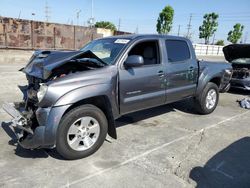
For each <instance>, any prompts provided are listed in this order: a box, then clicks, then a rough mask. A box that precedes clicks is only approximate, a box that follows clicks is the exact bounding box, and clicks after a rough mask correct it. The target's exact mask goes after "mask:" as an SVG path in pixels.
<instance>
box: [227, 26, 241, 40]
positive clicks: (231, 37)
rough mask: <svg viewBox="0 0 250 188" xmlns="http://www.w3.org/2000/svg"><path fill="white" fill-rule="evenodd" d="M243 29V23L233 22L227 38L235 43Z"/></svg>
mask: <svg viewBox="0 0 250 188" xmlns="http://www.w3.org/2000/svg"><path fill="white" fill-rule="evenodd" d="M243 29H244V25H241V24H239V23H237V24H235V25H234V28H233V30H231V31H229V32H228V37H227V40H228V41H229V42H231V43H233V44H235V43H237V42H238V41H239V39H240V38H241V36H242V33H243Z"/></svg>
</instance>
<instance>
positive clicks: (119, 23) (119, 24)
mask: <svg viewBox="0 0 250 188" xmlns="http://www.w3.org/2000/svg"><path fill="white" fill-rule="evenodd" d="M117 28H118V31H120V29H121V18H119V22H118V27H117Z"/></svg>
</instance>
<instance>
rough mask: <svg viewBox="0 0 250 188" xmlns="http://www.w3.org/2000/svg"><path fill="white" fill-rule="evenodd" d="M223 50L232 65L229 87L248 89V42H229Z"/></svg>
mask: <svg viewBox="0 0 250 188" xmlns="http://www.w3.org/2000/svg"><path fill="white" fill-rule="evenodd" d="M223 52H224V55H225V58H226V60H227V61H229V62H230V63H231V64H232V67H233V75H232V79H231V87H232V88H239V89H243V90H250V44H231V45H228V46H225V47H224V48H223Z"/></svg>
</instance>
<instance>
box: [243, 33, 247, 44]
mask: <svg viewBox="0 0 250 188" xmlns="http://www.w3.org/2000/svg"><path fill="white" fill-rule="evenodd" d="M247 35H248V32H246V33H245V37H244V44H246V43H247Z"/></svg>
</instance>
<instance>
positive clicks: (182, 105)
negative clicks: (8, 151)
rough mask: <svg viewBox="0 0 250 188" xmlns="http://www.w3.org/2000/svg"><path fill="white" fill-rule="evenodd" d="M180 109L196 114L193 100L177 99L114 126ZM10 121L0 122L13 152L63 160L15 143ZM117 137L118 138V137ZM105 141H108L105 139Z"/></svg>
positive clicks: (47, 150)
mask: <svg viewBox="0 0 250 188" xmlns="http://www.w3.org/2000/svg"><path fill="white" fill-rule="evenodd" d="M178 110H179V111H182V112H184V113H189V114H196V112H195V110H194V108H193V101H192V100H191V99H186V100H183V101H179V102H176V103H172V104H169V105H163V106H159V107H155V108H151V109H147V110H142V111H138V112H134V113H131V114H128V115H125V116H123V117H121V118H119V119H118V120H116V127H117V128H119V127H122V126H126V125H128V124H133V125H137V124H138V123H139V122H141V121H144V120H147V119H149V118H151V117H155V116H158V115H162V114H165V113H169V112H175V111H178ZM158 123H159V122H157V121H154V124H155V125H153V124H150V126H157V124H158ZM10 124H11V123H10V122H2V128H3V130H4V131H5V132H6V133H7V134H8V136H9V137H10V138H11V140H10V141H9V142H8V144H9V145H12V146H15V149H14V150H15V154H16V155H17V156H19V157H22V158H47V157H49V156H50V157H53V158H56V159H59V160H64V159H63V158H62V157H61V156H60V155H59V154H58V153H57V152H56V150H55V149H34V150H28V149H24V148H22V147H20V146H19V145H18V144H17V139H16V136H15V134H14V133H13V131H12V129H11V128H10ZM118 139H119V138H118ZM106 142H110V141H109V140H108V139H106Z"/></svg>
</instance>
